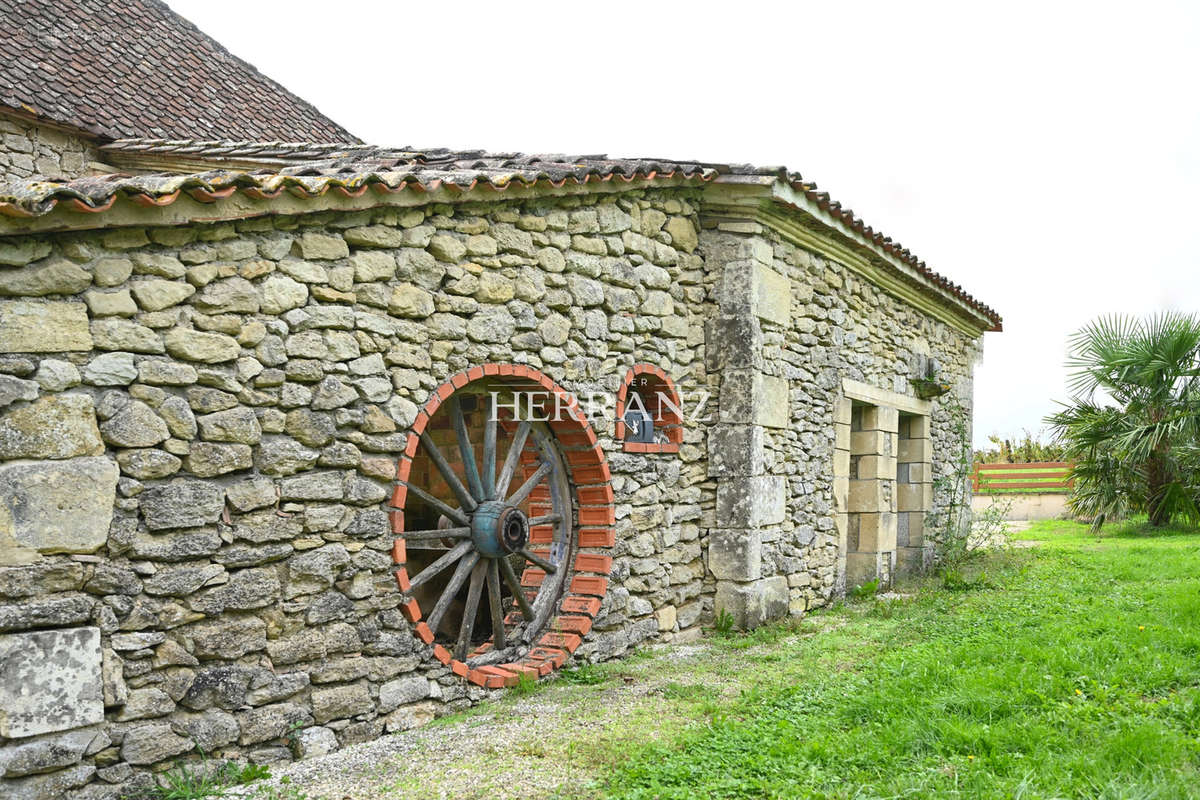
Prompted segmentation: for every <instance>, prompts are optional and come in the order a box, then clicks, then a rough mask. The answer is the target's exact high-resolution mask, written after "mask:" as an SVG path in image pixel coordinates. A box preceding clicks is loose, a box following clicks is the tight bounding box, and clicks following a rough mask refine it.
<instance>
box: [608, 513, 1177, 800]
mask: <svg viewBox="0 0 1200 800" xmlns="http://www.w3.org/2000/svg"><path fill="white" fill-rule="evenodd" d="M1022 536H1023V537H1025V538H1033V539H1040V540H1042V542H1041V544H1040V546H1038V547H1037V548H1036V549H1033V550H1018V551H1013V552H1011V553H1008V554H1006V555H1000V556H992V557H990V558H989V559H988V560H987V561H984V562H978V563H976V564H974V565H972V567H971V569H970V570H969V571H968V578H967V580H966V583H965V585H966V587H967V588H963V586H964V583H963V581H962V580H959V581H958V582H957V583H956V585H957V586H959V589H958V590H956V591H950V590H947V589H945V588H943V587H941V586H939V585H938V584H937V582H936V581H926V582H925V583H923V584H917V585H915V587H914V589H913V591H915V592H916V594H915V595H914V596H913V597H912V598H911V599H909V600H901V601H890V602H889V601H883V600H879V599H873V600H868V601H863V602H859V603H856V604H855V605H853V606H851V607H849V608H847V609H840V610H839V609H835V610H832V611H830V612H828V613H826V614H822V615H817V616H815V617H812V618H810V620H809V621H807V622H806V623H805V624H806V625H809V626H812V625H820V624H825V625H827V626H829V627H831V628H832V629H831V630H827V631H824V632H822V633H819V634H817V635H814V636H803V637H800V636H787V635H780V634H779V632H778V631H776V632H773V633H772V632H767V633H763V634H759V635H758V636H757V637H756V636H750V637H744V638H733V639H726V640H724V641H723V643H722V644H721V647H724V648H731V649H736V648H739V647H746V648H753V649H754V651H755V653H756V656H757V657H756V658H755V660H754V662H753V666H751V667H750V669H747V670H743V671H741V672H740V673H739V674H738V675H737V676H736V680H737V681H738V682H739V683H740V693H739V694H737V695H736V696H734V697H733V698H731V699H730V700H729V701H728V702H720V701H718V702H714V701H713V698H712V696H711V693H709V694H708V695H706V693H705V686H706V683H707V682H710V681H713V680H715V679H716V678H715V677H714V676H713V675H708V674H703V670H701V674H698V675H697V682H696V683H694V684H687V683H681V684H679V686H680V687H681V688H680V689H678V690H677V695H678V697H679V702H680V703H690V704H691V706H689V708H688V709H679V711H680V713H681V715H682V716H684V717H686V716H689V715H691V716H693V717H696V716H699V717H701V720H702V721H699V722H691V723H689V724H684V725H681V726H679V727H678V729H677V730H675V731H674V732H673V734H672V735H670V736H667V737H660V738H659V739H658V740H656V741H653V742H646V741H639V739H638V737H637V736H636V733H634V732H632V731H631V737H630V739H629V740H626V741H624V742H620V743H618V742H612V743H611V744H610V745H608V747H607V748H602V749H603V750H604V752H595V753H593V754H592V759H593V763H594V764H595V765H596V766H597V767H602V769H603V771H604V772H605V773H606V774H605V775H604V777H602V778H601V779H600V781H599V783H598V784H596V785H595V789H596V791H597V793H598V794H600V795H604V796H608V797H613V798H724V797H771V798H791V797H822V798H823V797H829V798H868V797H888V798H892V797H895V798H917V797H963V798H993V797H994V798H1056V797H1072V798H1075V797H1078V798H1178V797H1200V738H1198V737H1200V534H1197V533H1195V532H1182V531H1180V532H1173V533H1172V534H1170V535H1159V536H1154V537H1149V536H1146V535H1143V533H1142V532H1140V531H1138V530H1137V529H1132V528H1127V529H1117V528H1106V530H1105V535H1104V536H1103V537H1101V538H1096V537H1094V536H1090V535H1088V533H1087V528H1086V526H1083V525H1079V524H1075V523H1039V524H1038V525H1036V526H1034V527H1033V528H1031V529H1030V530H1029V531H1027V532H1025V533H1023V534H1022ZM771 636H776V637H778V639H777V641H774V642H773V644H772V646H771V647H768V648H761V647H757V645H758V644H761V643H762V641H763V638H764V637H771ZM689 687H690V688H689ZM689 693H690V695H691V696H689Z"/></svg>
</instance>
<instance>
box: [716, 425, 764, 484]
mask: <svg viewBox="0 0 1200 800" xmlns="http://www.w3.org/2000/svg"><path fill="white" fill-rule="evenodd" d="M763 456H764V453H763V429H762V427H761V426H759V425H714V426H712V427H711V428H709V430H708V474H709V475H710V476H711V477H720V478H723V477H727V476H735V475H737V476H751V475H761V474H762V473H763V468H764V464H763Z"/></svg>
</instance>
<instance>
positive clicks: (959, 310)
mask: <svg viewBox="0 0 1200 800" xmlns="http://www.w3.org/2000/svg"><path fill="white" fill-rule="evenodd" d="M701 216H702V218H703V219H704V220H706V221H708V222H710V223H720V222H723V221H725V222H728V221H737V220H740V221H746V222H754V223H757V224H760V225H763V226H765V227H767V228H770V229H771V230H773V231H774V232H775V233H777V234H778V235H779V236H781V237H782V238H783V239H784V240H786V241H788V242H790V243H791V244H794V245H796V246H798V247H802V248H804V249H806V250H811V251H813V252H816V253H820V254H821V255H823V256H825V257H827V258H829V259H832V260H834V261H836V262H838V263H839V264H841V265H843V266H845V267H846V268H848V269H850V270H852V271H854V272H855V273H857V274H858V275H860V276H861V277H863V278H864V279H866V280H868V281H870V282H871V283H872V284H874V285H875V286H877V287H878V288H880V289H882V290H883V291H885V292H887V293H888V294H890V295H892V296H893V297H896V298H898V299H900V300H903V301H904V302H906V303H908V304H909V305H912V306H914V307H915V308H917V309H919V310H920V311H922V312H924V313H926V314H928V315H930V316H932V317H934V318H936V319H938V320H941V321H942V322H945V323H946V324H948V325H951V326H952V327H954V328H955V329H956V330H959V331H961V332H963V333H965V334H967V335H969V336H971V337H973V338H977V337H979V336H982V335H983V333H984V332H985V331H988V330H991V329H992V328H993V323H992V321H991V320H990V319H988V318H987V317H986V316H985V315H983V314H982V313H980V312H979V311H978V310H976V309H974V308H972V307H971V306H970V305H969V304H967V303H965V302H963V301H962V300H961V299H960V298H958V297H955V296H954V295H953V294H951V293H950V292H947V291H945V290H944V289H943V288H941V287H939V286H937V285H936V284H934V283H933V282H932V281H930V280H928V279H927V278H925V277H924V276H922V275H920V274H918V273H917V272H916V271H915V270H914V269H913V268H912V267H910V266H909V265H907V264H904V263H903V262H901V261H900V260H899V259H896V258H895V257H894V256H892V255H891V254H889V253H886V252H884V251H882V250H880V249H879V248H877V247H875V246H874V245H873V244H872V243H871V242H870V241H869V240H867V239H866V238H864V237H862V236H861V235H859V234H858V233H857V232H855V231H853V230H851V229H849V228H848V227H847V226H846V225H845V224H844V223H842V222H841V221H840V220H838V219H836V218H834V217H833V216H832V215H830V214H828V213H827V212H825V211H823V210H822V209H820V208H818V207H817V206H816V204H814V203H813V202H811V201H810V200H809V199H808V198H806V197H805V196H804V195H803V194H802V193H799V192H796V191H795V190H794V189H792V188H791V187H790V186H788V185H787V184H785V183H782V182H780V181H778V180H776V179H775V178H774V177H771V176H721V177H720V178H718V179H717V182H716V183H714V184H711V185H709V186H708V187H706V188H705V192H704V204H703V208H702V211H701Z"/></svg>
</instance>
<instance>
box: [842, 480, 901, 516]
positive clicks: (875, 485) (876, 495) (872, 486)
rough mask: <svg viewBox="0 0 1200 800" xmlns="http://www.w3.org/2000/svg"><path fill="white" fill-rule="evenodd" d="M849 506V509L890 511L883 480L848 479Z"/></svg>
mask: <svg viewBox="0 0 1200 800" xmlns="http://www.w3.org/2000/svg"><path fill="white" fill-rule="evenodd" d="M848 501H849V505H848V506H847V508H849V509H850V510H851V511H890V510H891V502H890V501H889V500H888V497H887V495H885V494H884V482H883V481H877V480H866V481H850V493H849V498H848Z"/></svg>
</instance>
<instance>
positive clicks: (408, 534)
mask: <svg viewBox="0 0 1200 800" xmlns="http://www.w3.org/2000/svg"><path fill="white" fill-rule="evenodd" d="M470 536H471V529H470V528H434V529H433V530H429V531H405V532H404V538H405V539H407V540H408V541H410V542H426V541H430V540H434V541H436V540H438V539H468V538H470Z"/></svg>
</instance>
